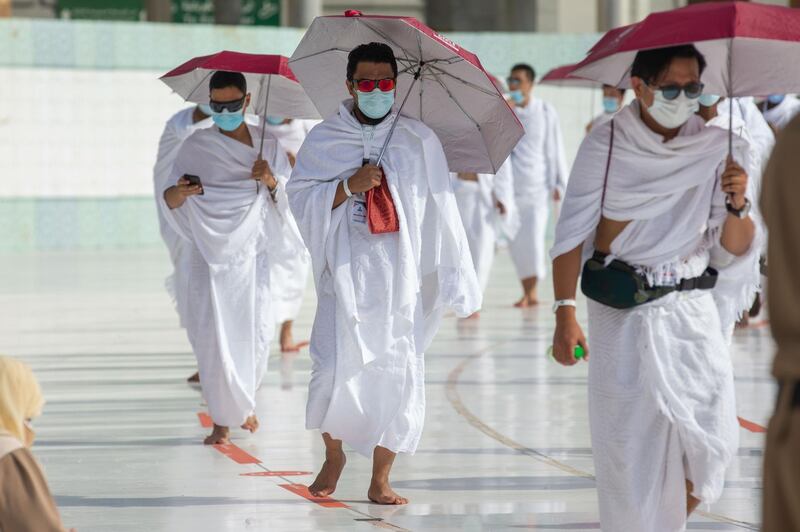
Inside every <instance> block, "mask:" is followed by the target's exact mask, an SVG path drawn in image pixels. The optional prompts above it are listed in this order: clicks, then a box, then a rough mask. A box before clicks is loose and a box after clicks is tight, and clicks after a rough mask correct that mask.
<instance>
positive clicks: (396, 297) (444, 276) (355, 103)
mask: <svg viewBox="0 0 800 532" xmlns="http://www.w3.org/2000/svg"><path fill="white" fill-rule="evenodd" d="M396 78H397V62H396V60H395V57H394V53H393V52H392V49H391V48H390V47H389V46H387V45H385V44H380V43H371V44H364V45H361V46H358V47H356V48H355V49H353V50H352V51H351V52H350V55H349V56H348V65H347V81H346V83H347V88H348V91H349V92H350V94H351V96H352V99H348V100H346V101H344V102H343V103H342V105H341V106H340V108H339V112H338V113H337V114H335V115H334V116H332V117H330V118H328V119H327V120H325V121H324V122H323V123H321V124H320V125H318V126H316V127H315V128H314V129H313V130H312V131H311V133H310V134H309V135H308V137H307V138H306V141H305V143H304V144H303V147H302V148H301V149H300V153H299V154H298V156H297V165H296V166H295V168H294V171H293V173H292V178H291V180H290V181H289V187H288V191H289V199H290V203H291V206H292V211H293V213H294V216H295V218H296V219H297V222H298V225H299V226H300V231H301V233H302V234H303V238H304V239H305V241H306V244H307V246H308V249H309V251H310V253H311V260H312V266H313V271H314V280H315V283H316V288H317V297H318V307H317V314H316V318H315V320H314V328H313V330H312V333H311V358H312V362H313V366H312V377H311V383H310V384H309V396H308V407H307V411H306V427H307V428H309V429H319V430H320V432H321V433H322V437H323V440H324V441H325V448H326V454H325V456H326V460H325V463H324V465H323V466H322V469H321V471H320V473H319V475H318V476H317V478H316V480H315V481H314V483H313V484H312V485H311V486H310V487H309V491H310V492H311V494H312V495H314V496H317V497H325V496H328V495H330V494H331V493H333V492H334V490H335V489H336V484H337V482H338V480H339V477H340V475H341V473H342V470H343V468H344V466H345V455H344V452H343V451H342V443H343V442H344V443H346V444H348V445H349V446H350V447H352V448H353V449H355V450H356V451H358V452H359V453H360V454H362V455H364V456H371V457H372V459H373V467H372V480H371V482H370V487H369V490H368V493H367V494H368V497H369V499H370V500H372V501H373V502H376V503H378V504H405V503H407V502H408V501H407V500H406V499H405V498H404V497H401V496H399V495H398V494H396V493H395V492H394V491H393V490H392V488H391V486H390V484H389V473H390V471H391V467H392V463H393V462H394V458H395V455H396V453H414V452H415V450H416V448H417V444H418V443H419V438H420V436H421V434H422V426H423V423H424V417H425V383H424V375H425V368H424V352H425V350H426V349H427V347H428V346H429V344H430V342H431V340H432V339H433V336H434V334H435V333H436V330H437V328H438V326H439V323H440V320H441V317H442V315H443V312H444V311H445V310H446V309H453V310H454V311H455V313H456V314H457V315H459V316H462V317H466V316H469V315H470V314H472V313H473V312H475V311H476V310H478V308H479V307H480V303H481V295H480V288H479V287H478V282H477V279H476V277H475V270H474V269H473V266H472V260H471V259H470V254H469V246H468V244H467V239H466V236H465V234H464V228H463V226H462V224H461V220H460V219H459V215H458V209H457V207H456V202H455V198H454V197H453V191H452V188H451V185H450V178H449V171H448V167H447V161H446V159H445V154H444V152H443V150H442V146H441V143H440V142H439V139H438V138H437V137H436V135H435V134H434V133H433V132H432V131H431V130H430V129H429V128H428V127H426V126H425V125H424V124H422V123H421V122H418V121H416V120H412V119H409V118H405V117H403V118H400V120H399V122H398V123H397V128H396V129H395V131H394V134H393V135H392V137H391V140H390V142H389V145H388V148H387V151H386V154H385V156H384V158H383V160H382V162H381V167H380V168H379V167H378V166H376V165H375V162H377V158H378V154H379V152H380V150H381V147H382V146H383V144H384V141H385V140H386V138H387V134H388V133H389V129H390V127H391V125H392V122H393V121H394V119H395V117H396V116H397V115H396V114H395V113H393V112H392V105H393V103H394V95H395V91H394V88H395V83H396ZM365 160H366V163H365V162H364V161H365ZM382 179H386V183H384V184H383V185H382V184H381V182H382ZM387 185H388V189H389V190H390V191H391V197H392V201H393V203H394V207H395V210H396V214H397V219H398V221H399V230H397V231H394V232H386V233H373V232H372V231H371V230H370V224H369V223H368V214H369V209H368V207H367V206H366V204H365V199H364V193H366V192H367V191H369V190H371V189H373V188H375V189H376V191H379V190H381V188H380V187H383V188H384V190H385V187H386V186H387Z"/></svg>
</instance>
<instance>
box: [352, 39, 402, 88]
mask: <svg viewBox="0 0 800 532" xmlns="http://www.w3.org/2000/svg"><path fill="white" fill-rule="evenodd" d="M361 62H366V63H389V65H391V67H392V72H394V77H397V60H396V59H395V58H394V51H393V50H392V47H391V46H389V45H388V44H384V43H382V42H371V43H369V44H359V45H358V46H356V47H355V48H353V49H352V50H350V53H349V54H348V56H347V80H348V81H353V75H354V74H355V73H356V68H357V67H358V64H359V63H361Z"/></svg>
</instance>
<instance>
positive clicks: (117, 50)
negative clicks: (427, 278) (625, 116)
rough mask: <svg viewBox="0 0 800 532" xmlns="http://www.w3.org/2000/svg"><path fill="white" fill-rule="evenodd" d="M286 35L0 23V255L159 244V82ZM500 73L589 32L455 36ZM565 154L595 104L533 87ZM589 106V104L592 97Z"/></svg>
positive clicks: (575, 48) (285, 31)
mask: <svg viewBox="0 0 800 532" xmlns="http://www.w3.org/2000/svg"><path fill="white" fill-rule="evenodd" d="M301 36H302V31H301V30H298V29H292V28H251V27H240V28H230V27H214V26H183V25H181V26H178V25H171V24H147V23H108V22H87V21H72V22H68V21H43V20H24V19H9V20H0V252H2V251H12V250H13V251H19V250H39V249H68V248H72V249H75V248H103V247H138V246H148V245H158V242H159V236H158V231H157V223H156V219H155V207H154V205H153V200H152V188H151V183H152V166H153V163H154V162H155V155H156V147H157V143H158V137H159V135H160V133H161V129H162V127H163V124H164V122H165V121H166V119H167V118H168V117H169V116H170V115H171V114H172V113H174V112H175V111H177V110H178V109H180V108H181V107H182V106H183V105H184V104H183V102H182V101H181V100H180V98H178V97H177V96H175V95H172V94H170V91H169V89H167V88H166V86H164V85H163V84H162V83H161V82H160V81H158V79H157V78H158V76H159V75H160V74H163V73H164V72H166V71H167V70H168V69H170V68H172V67H174V66H176V65H177V64H179V63H181V62H183V61H185V60H186V59H188V58H189V57H192V56H196V55H201V54H206V53H212V52H215V51H218V50H222V49H229V50H239V51H247V52H262V53H280V54H284V55H291V53H292V51H293V50H294V48H295V46H296V45H297V43H298V42H299V40H300V38H301ZM449 37H451V38H453V39H454V40H455V41H456V42H458V43H460V44H461V45H462V46H464V47H465V48H467V49H469V50H471V51H473V52H475V53H477V54H478V56H479V57H480V58H481V61H482V62H483V64H484V66H485V67H486V68H487V70H489V71H490V72H493V73H495V74H496V75H498V76H504V75H505V74H506V72H507V70H508V68H509V67H510V66H511V65H512V64H513V63H515V62H519V61H526V62H530V63H531V64H533V65H534V66H535V67H536V68H537V70H539V71H541V72H542V73H543V72H544V71H545V70H547V69H549V68H551V67H553V66H556V65H559V64H562V63H566V62H571V61H575V60H577V59H579V58H580V57H581V56H582V55H583V53H584V52H585V50H586V49H588V47H589V46H590V45H591V44H592V43H593V42H594V41H595V40H596V38H597V36H596V35H552V34H546V35H545V34H541V35H537V34H497V33H479V34H473V33H455V34H451V35H449ZM537 93H538V94H539V95H540V96H541V97H542V98H544V99H547V100H549V101H551V102H552V103H553V104H555V106H556V108H557V109H558V111H559V114H560V116H561V121H562V127H563V129H564V135H565V143H566V148H567V154H568V158H571V157H572V156H573V155H574V153H575V151H576V149H577V146H578V143H579V142H580V139H581V138H582V136H583V127H584V125H585V124H586V123H587V122H588V121H589V119H590V118H591V116H592V115H593V113H594V111H596V108H597V107H598V106H599V98H594V97H593V96H592V93H591V91H586V90H581V89H572V90H564V89H553V88H548V87H541V88H539V89H537ZM595 100H597V101H595Z"/></svg>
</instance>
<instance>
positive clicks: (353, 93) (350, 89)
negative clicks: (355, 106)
mask: <svg viewBox="0 0 800 532" xmlns="http://www.w3.org/2000/svg"><path fill="white" fill-rule="evenodd" d="M344 85H345V87H347V92H349V93H350V96H352V97H353V98H355V97H356V91H355V90H354V89H353V82H352V81H351V80H349V79H348V80H345V82H344Z"/></svg>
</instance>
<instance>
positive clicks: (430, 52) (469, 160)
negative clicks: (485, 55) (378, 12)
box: [289, 12, 524, 173]
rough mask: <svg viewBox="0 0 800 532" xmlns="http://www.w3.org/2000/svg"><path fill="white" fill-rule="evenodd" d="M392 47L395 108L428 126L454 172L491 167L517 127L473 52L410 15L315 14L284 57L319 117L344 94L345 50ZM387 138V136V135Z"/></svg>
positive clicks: (510, 143) (518, 132)
mask: <svg viewBox="0 0 800 532" xmlns="http://www.w3.org/2000/svg"><path fill="white" fill-rule="evenodd" d="M369 42H382V43H385V44H388V45H389V46H391V47H392V49H393V50H394V53H395V57H396V58H397V63H398V70H399V72H398V79H397V91H396V98H397V104H399V106H398V105H397V104H396V106H395V109H396V110H398V111H399V112H400V113H401V114H402V115H404V116H407V117H410V118H415V119H417V120H421V121H422V122H424V123H425V124H426V125H427V126H428V127H430V128H431V129H433V130H434V131H435V132H436V134H437V135H438V137H439V140H440V141H441V143H442V146H443V147H444V151H445V154H446V156H447V161H448V163H449V165H450V169H451V170H452V171H454V172H482V173H495V172H496V171H497V169H498V168H500V166H501V165H502V164H503V162H504V161H505V160H506V158H507V157H508V156H509V154H510V153H511V150H512V149H513V148H514V146H515V145H516V144H517V141H518V140H519V139H520V138H521V137H522V135H523V134H524V130H523V128H522V125H521V124H520V123H519V120H517V117H516V115H515V114H514V112H513V111H512V110H511V108H510V107H509V106H508V103H507V102H506V101H505V99H504V98H503V95H502V94H501V93H500V91H499V90H498V88H497V87H496V86H495V84H494V83H493V82H492V80H491V78H490V76H489V74H487V72H486V71H485V70H484V69H483V66H482V65H481V62H480V61H479V60H478V57H477V56H476V55H475V54H473V53H471V52H469V51H467V50H464V49H463V48H461V47H460V46H459V45H457V44H456V43H454V42H452V41H450V40H449V39H447V38H445V37H443V36H441V35H439V34H438V33H436V32H435V31H433V30H432V29H431V28H429V27H427V26H425V25H424V24H422V23H421V22H420V21H418V20H417V19H415V18H412V17H391V16H365V15H361V14H360V13H358V12H348V13H347V14H346V15H345V16H329V17H317V18H316V19H315V20H314V22H313V23H312V24H311V26H310V27H309V29H308V31H307V32H306V34H305V35H304V36H303V40H302V41H301V42H300V44H299V45H298V47H297V49H296V50H295V52H294V54H292V58H291V59H290V61H289V63H290V65H291V67H292V70H294V72H295V73H296V74H297V77H298V78H299V79H300V82H301V83H302V84H303V87H304V88H305V89H306V92H307V93H308V95H309V97H310V98H311V99H312V100H313V101H314V103H315V104H316V106H317V109H318V110H319V112H320V114H321V115H322V116H323V117H328V116H331V115H332V114H334V113H336V112H337V110H338V108H339V104H340V103H341V102H342V101H343V100H345V99H348V98H350V95H349V93H348V92H347V88H346V86H345V80H346V71H347V56H348V54H349V53H350V51H351V50H352V49H353V48H355V47H356V46H358V45H360V44H365V43H369ZM387 142H388V139H387Z"/></svg>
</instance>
